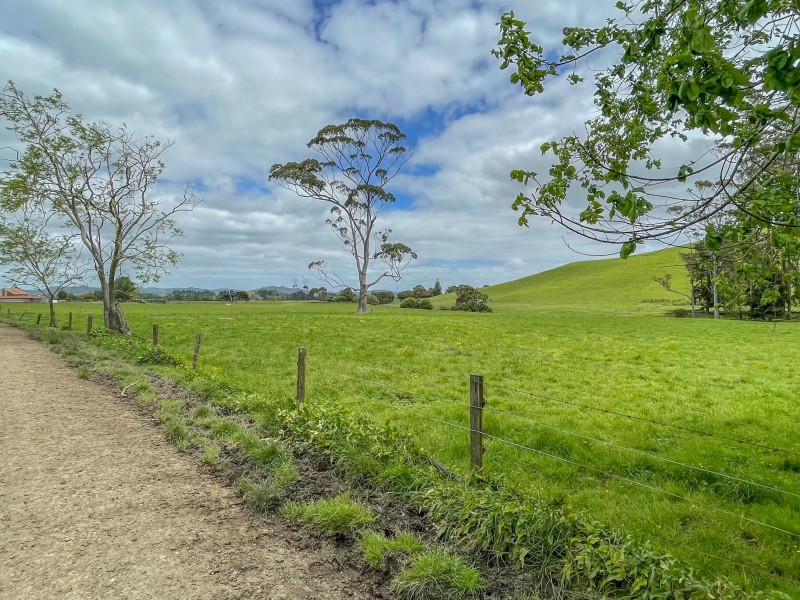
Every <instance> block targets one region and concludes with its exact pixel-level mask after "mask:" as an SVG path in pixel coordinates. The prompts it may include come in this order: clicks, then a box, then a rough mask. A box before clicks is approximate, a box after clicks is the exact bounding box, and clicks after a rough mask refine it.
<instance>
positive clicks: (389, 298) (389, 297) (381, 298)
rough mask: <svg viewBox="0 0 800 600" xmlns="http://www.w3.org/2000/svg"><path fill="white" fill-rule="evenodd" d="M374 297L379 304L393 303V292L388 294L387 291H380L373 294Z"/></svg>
mask: <svg viewBox="0 0 800 600" xmlns="http://www.w3.org/2000/svg"><path fill="white" fill-rule="evenodd" d="M374 295H375V297H376V298H377V299H378V302H379V303H380V304H391V303H392V302H394V292H390V291H388V290H380V291H377V292H375V294H374Z"/></svg>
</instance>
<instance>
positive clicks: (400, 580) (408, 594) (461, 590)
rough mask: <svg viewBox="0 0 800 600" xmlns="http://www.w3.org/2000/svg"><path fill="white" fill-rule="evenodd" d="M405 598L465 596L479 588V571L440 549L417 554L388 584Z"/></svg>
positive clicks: (421, 599)
mask: <svg viewBox="0 0 800 600" xmlns="http://www.w3.org/2000/svg"><path fill="white" fill-rule="evenodd" d="M390 587H391V589H392V590H393V591H394V592H395V593H397V594H398V595H399V596H400V597H401V598H404V599H407V600H434V599H439V598H468V597H472V596H476V595H477V594H478V593H479V592H480V591H481V590H482V589H483V585H482V584H481V580H480V575H479V573H478V572H477V571H476V570H475V569H473V568H472V567H470V566H469V565H467V564H465V563H464V561H463V560H461V559H460V558H459V557H457V556H453V555H452V554H448V553H446V552H442V551H440V550H427V551H425V552H422V553H420V554H418V555H417V556H416V557H414V558H413V559H412V561H411V564H410V565H409V566H408V567H406V568H405V569H403V570H402V571H401V572H400V573H399V574H398V575H397V577H395V578H394V579H393V580H392V582H391V584H390Z"/></svg>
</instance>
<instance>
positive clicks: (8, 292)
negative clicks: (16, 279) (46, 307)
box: [0, 287, 44, 302]
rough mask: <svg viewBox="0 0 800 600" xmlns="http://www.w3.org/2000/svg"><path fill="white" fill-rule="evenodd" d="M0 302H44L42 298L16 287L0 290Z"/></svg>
mask: <svg viewBox="0 0 800 600" xmlns="http://www.w3.org/2000/svg"><path fill="white" fill-rule="evenodd" d="M0 302H44V298H42V297H41V296H37V295H32V294H29V293H28V292H26V291H25V290H21V289H19V288H18V287H10V288H0Z"/></svg>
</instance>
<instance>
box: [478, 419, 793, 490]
mask: <svg viewBox="0 0 800 600" xmlns="http://www.w3.org/2000/svg"><path fill="white" fill-rule="evenodd" d="M483 410H484V412H489V413H493V414H498V415H508V416H510V417H514V418H516V419H523V420H525V421H528V422H530V423H533V424H534V425H537V426H539V427H542V428H544V429H550V430H551V431H557V432H559V433H563V434H566V435H571V436H574V437H579V438H581V439H584V440H589V441H590V442H595V443H598V444H603V445H604V446H609V447H611V448H617V449H619V450H626V451H628V452H633V453H635V454H639V455H641V456H647V457H648V458H651V459H653V460H659V461H662V462H666V463H669V464H672V465H676V466H679V467H686V468H687V469H692V470H695V471H701V472H703V473H708V474H710V475H718V476H719V477H724V478H726V479H730V480H732V481H738V482H739V483H747V484H749V485H754V486H756V487H760V488H763V489H766V490H770V491H773V492H778V493H780V494H786V495H787V496H793V497H795V498H800V494H796V493H794V492H789V491H787V490H784V489H781V488H779V487H775V486H771V485H767V484H764V483H758V482H756V481H750V480H749V479H742V478H740V477H736V476H735V475H728V474H727V473H722V472H720V471H714V470H712V469H706V468H704V467H698V466H695V465H690V464H688V463H684V462H680V461H677V460H672V459H670V458H666V457H664V456H658V455H657V454H651V453H650V452H645V451H644V450H638V449H636V448H629V447H628V446H622V445H620V444H615V443H614V442H609V441H608V440H601V439H598V438H593V437H591V436H588V435H584V434H582V433H576V432H574V431H568V430H566V429H559V428H558V427H553V426H552V425H545V424H544V423H540V422H539V421H536V420H534V419H531V418H530V417H527V416H525V415H518V414H515V413H512V412H508V411H505V410H498V409H496V408H488V407H484V409H483Z"/></svg>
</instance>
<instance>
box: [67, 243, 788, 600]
mask: <svg viewBox="0 0 800 600" xmlns="http://www.w3.org/2000/svg"><path fill="white" fill-rule="evenodd" d="M676 254H677V252H676V251H670V252H667V253H662V254H656V255H645V256H641V257H635V258H632V259H630V260H629V261H627V262H622V261H619V260H611V261H598V262H593V263H580V264H576V265H568V266H566V267H562V268H560V269H556V270H554V271H550V272H548V273H544V274H539V275H535V276H533V277H530V278H525V279H522V280H518V281H515V282H510V283H508V284H503V285H501V286H496V287H494V288H487V290H485V291H487V292H488V293H489V295H490V296H491V298H492V299H493V306H494V308H495V310H496V312H495V313H493V314H464V313H456V312H451V311H441V310H434V311H417V310H403V309H399V308H396V307H394V306H390V307H376V308H375V310H374V312H373V314H370V315H363V316H357V315H354V314H352V310H353V306H352V305H338V304H337V305H334V304H315V303H252V304H248V303H239V304H235V305H232V306H226V305H224V304H223V303H202V304H192V303H185V304H167V305H163V304H162V305H127V306H126V312H127V314H128V318H129V321H130V323H131V325H132V327H133V329H134V331H135V333H136V334H137V335H140V336H142V337H146V336H149V332H150V328H151V325H152V324H153V323H158V324H159V327H160V331H161V342H162V345H163V346H164V347H165V348H167V349H169V350H171V351H172V352H174V353H175V354H177V355H179V356H181V357H182V358H184V359H185V360H190V357H191V350H192V345H193V342H194V334H195V332H197V331H200V332H202V333H203V335H204V338H203V348H202V352H201V360H200V366H199V372H200V374H201V375H202V376H203V377H204V378H206V379H207V380H209V381H210V382H211V383H210V385H215V384H218V385H220V386H228V387H231V388H233V389H235V390H239V391H241V392H242V393H241V394H238V395H237V396H236V397H237V399H238V401H239V403H240V404H241V408H242V409H243V410H256V411H257V410H258V405H257V403H258V402H260V401H261V400H258V401H253V400H252V399H248V398H249V397H248V393H257V394H259V395H260V396H264V397H266V398H287V397H291V396H293V394H294V378H295V361H296V355H297V348H298V346H305V347H306V348H307V349H308V389H309V402H317V401H320V400H326V401H332V402H335V403H336V404H338V405H340V406H343V407H347V408H349V409H351V410H353V411H355V412H357V413H360V414H363V415H366V416H368V417H370V418H373V419H376V420H379V421H390V422H392V423H393V424H395V425H396V426H398V427H400V428H402V429H404V430H406V431H409V432H411V433H413V435H414V436H415V438H416V439H417V440H418V441H419V444H420V447H422V448H424V449H425V450H426V451H428V452H430V453H431V454H432V455H433V456H435V457H436V458H437V459H438V460H440V461H441V462H443V463H444V464H446V465H448V466H449V467H450V468H451V469H453V470H454V471H459V472H464V471H466V470H467V468H468V445H467V434H466V432H465V431H463V430H460V429H456V428H454V427H451V426H448V425H445V424H442V423H439V422H435V421H431V420H430V418H435V419H440V420H444V421H448V422H450V423H454V424H458V425H461V426H465V425H467V423H468V413H467V407H468V401H469V398H468V396H469V393H468V381H469V375H470V374H471V373H480V374H483V375H484V377H485V382H486V391H487V398H488V404H487V412H486V414H485V429H486V431H487V432H488V433H490V434H492V435H493V436H497V437H500V438H504V439H506V440H509V441H512V442H514V443H516V444H519V445H522V446H526V447H527V448H528V449H523V448H519V447H517V446H512V445H509V444H507V443H504V442H501V441H497V440H489V441H488V442H487V451H486V455H485V469H486V470H488V471H489V472H490V473H492V474H493V475H501V474H502V475H503V476H504V477H505V478H506V480H507V482H508V484H509V485H512V486H515V487H518V488H520V489H523V490H526V491H527V492H529V493H530V494H533V495H537V496H542V497H545V498H548V499H554V498H555V499H561V501H563V503H565V504H566V505H569V506H572V507H574V509H575V510H584V511H586V512H587V513H589V514H590V515H592V516H594V517H595V518H597V519H598V520H600V521H601V522H603V523H605V524H607V525H609V526H611V527H613V528H615V529H617V530H619V531H622V532H626V533H629V534H631V535H633V536H634V537H635V538H636V539H638V540H640V541H649V542H650V543H651V544H652V546H653V547H654V548H656V549H659V550H666V551H668V552H670V553H671V554H673V555H675V556H677V557H679V558H680V559H682V560H684V561H685V562H686V563H688V564H690V565H692V566H694V567H695V569H696V570H697V571H698V572H700V573H702V574H704V575H707V576H725V577H728V578H731V579H733V580H735V581H737V582H739V583H741V584H743V585H745V586H747V587H749V588H752V589H765V590H773V589H774V590H782V591H784V592H786V593H788V594H789V595H790V597H800V537H798V536H797V535H791V534H790V533H785V532H782V531H779V530H778V529H783V530H786V531H788V532H794V533H796V534H800V428H799V427H798V423H800V401H798V398H800V378H798V375H797V367H796V365H797V364H798V362H800V361H799V360H798V359H800V325H798V324H796V323H777V324H774V323H765V322H751V321H732V320H723V321H713V320H710V319H694V320H693V319H679V318H674V317H668V316H665V313H666V311H667V310H670V309H674V308H675V306H674V305H673V304H672V303H673V301H674V300H676V299H677V298H678V297H677V296H674V295H672V294H669V293H668V292H666V291H664V290H663V289H662V288H661V287H660V286H659V285H658V284H656V283H654V282H652V281H651V279H650V276H651V275H652V274H657V275H660V274H662V273H663V272H664V271H665V270H664V269H660V267H661V266H662V265H664V264H675V263H677V262H678V260H677V256H676ZM674 272H675V273H676V279H678V275H679V271H678V270H677V269H675V270H674ZM436 300H437V303H438V304H440V305H441V304H446V303H448V302H452V299H448V298H447V297H441V298H438V299H436ZM70 310H71V311H73V312H74V313H75V315H76V328H77V327H80V326H85V322H86V321H85V318H86V314H87V312H94V313H95V319H98V318H99V310H100V307H99V305H85V304H84V305H59V313H61V314H64V313H65V312H67V311H70ZM565 402H567V403H573V404H567V403H565ZM574 404H580V405H583V407H580V406H575V405H574ZM587 407H594V408H599V409H603V410H608V411H613V412H618V413H624V414H628V415H632V416H636V417H641V418H645V419H651V420H655V421H663V422H665V423H669V424H673V425H676V426H680V427H684V428H690V429H694V430H699V431H704V432H709V433H713V434H717V435H722V436H726V437H729V438H735V439H742V440H747V441H749V442H751V443H752V444H759V445H762V446H769V447H772V448H778V449H782V450H784V451H785V452H779V451H777V450H766V449H764V448H759V447H756V446H754V445H745V444H739V443H735V442H733V441H730V440H724V439H719V438H714V437H708V436H703V435H698V434H694V433H690V432H688V431H685V430H680V429H675V428H669V427H664V426H661V425H657V424H654V423H649V422H643V421H640V420H631V419H627V418H624V417H620V416H617V415H612V414H608V413H604V412H599V411H596V410H591V409H590V408H587ZM495 411H497V412H495ZM531 449H533V450H538V451H540V452H544V453H547V454H550V455H554V456H557V457H561V458H562V459H565V460H567V461H571V462H564V461H561V460H558V459H556V458H553V457H552V456H547V455H544V454H537V453H536V452H534V451H532V450H531ZM648 455H651V456H648ZM659 459H666V461H665V460H659ZM667 461H672V462H667ZM676 463H685V464H687V465H691V466H693V467H695V468H694V469H692V468H688V467H685V466H680V465H678V464H676ZM709 471H719V472H723V473H725V474H729V475H731V476H733V477H735V479H730V478H723V477H720V476H718V475H714V474H712V473H709ZM770 488H778V489H780V490H784V491H786V492H789V493H781V492H779V491H776V490H775V489H770ZM740 517H744V519H742V518H740ZM746 519H747V520H746ZM754 521H762V522H764V523H767V524H768V525H769V526H771V527H766V526H764V525H760V524H758V523H755V522H754ZM775 528H777V529H775Z"/></svg>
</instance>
